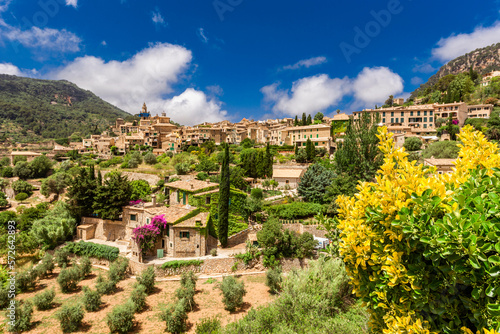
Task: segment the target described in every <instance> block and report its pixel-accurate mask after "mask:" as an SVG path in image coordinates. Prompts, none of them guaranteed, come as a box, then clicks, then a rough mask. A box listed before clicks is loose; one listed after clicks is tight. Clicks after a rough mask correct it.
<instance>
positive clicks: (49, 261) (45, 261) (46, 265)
mask: <svg viewBox="0 0 500 334" xmlns="http://www.w3.org/2000/svg"><path fill="white" fill-rule="evenodd" d="M54 267H55V264H54V257H53V256H52V255H50V254H49V253H46V254H45V256H44V257H43V258H42V261H41V262H40V263H39V264H38V266H37V267H36V268H37V271H38V275H39V276H41V277H44V276H47V275H48V274H52V271H53V270H54Z"/></svg>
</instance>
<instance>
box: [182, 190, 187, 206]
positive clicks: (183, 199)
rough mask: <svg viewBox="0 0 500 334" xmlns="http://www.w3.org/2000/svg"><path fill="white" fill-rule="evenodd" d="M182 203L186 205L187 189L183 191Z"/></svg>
mask: <svg viewBox="0 0 500 334" xmlns="http://www.w3.org/2000/svg"><path fill="white" fill-rule="evenodd" d="M182 204H183V205H186V192H185V191H183V192H182Z"/></svg>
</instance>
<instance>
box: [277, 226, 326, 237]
mask: <svg viewBox="0 0 500 334" xmlns="http://www.w3.org/2000/svg"><path fill="white" fill-rule="evenodd" d="M283 228H284V229H287V230H290V231H294V232H296V233H299V234H302V233H304V232H309V233H311V234H312V235H313V236H315V237H318V238H325V235H326V233H327V232H326V230H322V229H321V228H322V226H321V225H304V224H301V223H294V224H283Z"/></svg>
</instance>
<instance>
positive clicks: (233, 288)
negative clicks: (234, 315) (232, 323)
mask: <svg viewBox="0 0 500 334" xmlns="http://www.w3.org/2000/svg"><path fill="white" fill-rule="evenodd" d="M219 288H220V289H221V291H222V297H223V298H222V302H223V303H224V305H225V309H226V310H228V311H230V312H233V311H235V310H236V309H237V308H238V307H240V306H241V305H243V296H244V295H245V294H246V293H247V292H246V290H245V284H244V283H243V281H238V280H237V279H236V278H234V277H233V276H226V277H224V278H223V279H222V283H220V285H219Z"/></svg>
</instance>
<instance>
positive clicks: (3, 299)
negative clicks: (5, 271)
mask: <svg viewBox="0 0 500 334" xmlns="http://www.w3.org/2000/svg"><path fill="white" fill-rule="evenodd" d="M9 303H10V298H9V290H8V289H7V288H5V287H4V286H3V284H0V309H4V308H5V307H7V305H9Z"/></svg>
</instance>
